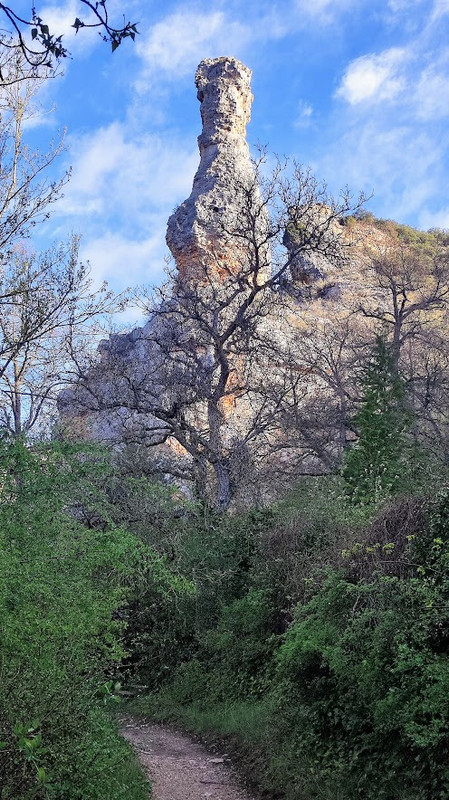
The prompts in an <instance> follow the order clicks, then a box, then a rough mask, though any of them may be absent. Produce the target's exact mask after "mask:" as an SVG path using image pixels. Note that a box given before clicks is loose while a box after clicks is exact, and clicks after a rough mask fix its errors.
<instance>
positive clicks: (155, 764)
mask: <svg viewBox="0 0 449 800" xmlns="http://www.w3.org/2000/svg"><path fill="white" fill-rule="evenodd" d="M121 729H122V733H123V735H124V737H125V738H126V739H128V741H129V742H131V744H132V745H133V746H134V747H135V749H136V751H137V754H138V756H139V759H140V761H141V762H142V764H143V765H144V767H145V769H146V770H147V772H148V774H149V776H150V778H151V781H152V784H153V796H152V800H256V798H254V797H253V796H252V795H251V796H250V795H249V794H247V793H246V792H245V791H244V790H243V789H242V788H241V787H239V786H238V783H237V780H236V777H235V775H234V774H233V772H232V768H231V766H230V763H229V760H228V758H227V756H226V754H225V753H223V754H217V755H213V754H211V753H209V752H208V751H207V750H206V749H205V748H204V747H203V746H202V745H201V744H199V743H198V742H196V741H194V740H193V739H190V738H189V737H188V736H185V735H183V734H181V733H175V732H174V731H172V730H171V729H170V728H167V727H165V726H163V725H153V724H152V723H149V722H145V721H144V720H137V719H134V718H131V717H127V718H123V719H122V723H121Z"/></svg>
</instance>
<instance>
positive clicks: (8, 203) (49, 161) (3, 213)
mask: <svg viewBox="0 0 449 800" xmlns="http://www.w3.org/2000/svg"><path fill="white" fill-rule="evenodd" d="M22 64H23V59H22V57H21V56H20V55H17V54H16V55H15V56H14V58H12V59H11V65H10V68H11V72H12V74H15V75H20V74H21V70H22ZM45 80H46V78H45V77H41V78H40V79H39V80H35V81H21V82H19V83H17V82H15V83H12V84H11V85H10V86H7V87H4V89H3V90H2V95H1V98H0V162H1V170H0V280H1V270H2V264H4V263H5V262H7V260H8V258H9V253H10V250H11V248H12V247H13V245H14V244H15V243H17V242H18V241H21V240H23V239H24V238H26V237H27V236H29V234H30V233H31V231H32V229H33V228H34V226H35V225H37V224H38V223H39V222H42V221H43V220H44V219H47V218H48V216H49V212H50V209H51V207H52V205H53V203H55V202H56V200H57V199H58V198H59V197H60V195H61V191H62V188H63V187H64V185H65V184H66V183H67V181H68V178H69V174H68V173H66V174H65V175H63V177H62V178H60V179H52V178H49V176H48V172H49V170H50V168H51V167H52V166H53V164H54V162H55V161H56V159H57V158H58V156H59V155H60V154H61V153H62V151H63V149H64V136H63V135H61V137H60V138H59V140H57V141H56V142H52V143H51V144H50V146H49V150H48V151H47V152H38V151H35V150H34V149H33V148H32V147H31V146H30V145H29V144H28V142H27V139H26V136H25V130H26V124H27V122H29V121H30V120H32V119H33V117H35V116H36V115H37V114H38V113H39V109H38V108H37V107H36V103H35V101H36V94H37V92H38V91H39V89H40V88H41V85H42V83H43V82H44V81H45ZM0 291H1V289H0Z"/></svg>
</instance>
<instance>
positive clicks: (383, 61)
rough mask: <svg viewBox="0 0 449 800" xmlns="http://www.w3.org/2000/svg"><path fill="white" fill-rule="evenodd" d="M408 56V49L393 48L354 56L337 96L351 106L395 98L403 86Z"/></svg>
mask: <svg viewBox="0 0 449 800" xmlns="http://www.w3.org/2000/svg"><path fill="white" fill-rule="evenodd" d="M408 57H409V56H408V53H407V51H406V49H405V48H399V47H393V48H390V49H389V50H384V52H382V53H379V54H375V53H370V54H369V55H365V56H361V57H360V58H357V59H355V61H352V62H351V64H349V66H348V67H347V69H346V71H345V73H344V75H343V79H342V81H341V84H340V86H339V88H338V90H337V93H336V94H337V97H341V98H342V99H343V100H346V101H347V102H348V103H350V104H351V105H356V104H357V103H361V102H363V101H365V100H369V101H371V102H372V101H376V102H379V101H385V100H392V99H394V98H395V97H396V96H397V95H398V94H399V92H400V91H401V90H402V89H404V86H405V78H404V75H403V68H404V65H405V63H406V62H407V60H408Z"/></svg>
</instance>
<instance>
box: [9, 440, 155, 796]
mask: <svg viewBox="0 0 449 800" xmlns="http://www.w3.org/2000/svg"><path fill="white" fill-rule="evenodd" d="M0 447H1V452H0V464H1V473H0V575H1V582H0V742H1V744H0V786H1V790H0V795H1V797H2V800H3V798H4V800H28V799H29V798H39V800H40V799H41V798H53V797H57V798H58V800H79V798H81V797H82V798H83V800H104V798H105V797H108V798H110V800H118V799H119V798H123V799H124V798H125V797H126V798H127V800H130V799H131V798H132V800H143V798H145V797H147V796H148V789H147V787H146V782H145V781H144V779H143V777H142V775H141V773H140V770H139V769H138V768H137V766H136V764H135V763H134V761H133V756H132V755H131V753H130V752H129V750H128V747H127V746H126V745H125V743H124V742H123V741H122V740H121V739H120V738H119V737H118V734H117V733H116V731H115V728H114V726H113V725H112V723H111V721H110V720H109V719H108V717H107V716H106V713H105V712H106V710H105V704H106V702H107V701H109V700H110V698H111V696H112V695H113V691H114V689H113V682H114V675H115V674H116V673H117V668H118V664H119V663H120V661H121V659H122V657H123V655H124V651H123V647H122V643H121V638H122V628H123V621H122V616H123V614H124V607H125V605H126V598H127V593H128V591H129V586H130V584H132V583H133V581H134V577H133V576H134V575H135V573H136V572H138V571H139V570H141V569H146V568H147V567H146V562H147V555H146V553H145V550H144V548H143V547H142V545H141V544H140V543H139V541H138V540H137V539H136V538H135V537H134V536H133V535H131V534H130V533H127V532H126V531H124V530H123V529H120V528H115V527H110V526H107V525H101V526H100V527H98V528H90V529H89V528H87V527H86V526H85V525H84V524H82V523H81V522H80V521H79V517H80V514H79V513H78V512H79V509H80V508H81V503H83V504H84V508H86V509H87V507H88V505H89V502H90V501H91V500H92V499H93V498H94V496H95V494H96V490H95V489H92V486H94V484H95V482H92V480H91V475H90V472H91V471H92V469H93V470H94V471H96V470H97V468H98V467H99V463H100V462H101V461H102V458H99V459H97V458H96V456H95V454H86V453H82V452H78V453H77V452H74V453H72V454H68V453H67V452H63V451H62V450H61V449H58V448H57V447H46V448H43V447H42V448H38V447H36V448H34V449H33V450H31V449H29V448H27V447H25V446H24V445H23V444H22V443H21V442H20V441H16V442H14V443H12V444H8V443H5V442H2V443H1V444H0ZM69 511H70V512H71V513H69Z"/></svg>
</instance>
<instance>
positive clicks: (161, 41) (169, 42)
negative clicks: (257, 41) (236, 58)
mask: <svg viewBox="0 0 449 800" xmlns="http://www.w3.org/2000/svg"><path fill="white" fill-rule="evenodd" d="M250 38H251V31H250V29H249V28H247V27H246V26H245V25H244V24H242V23H240V22H237V21H233V20H231V19H228V18H226V16H225V14H224V13H223V12H222V11H215V12H213V13H210V14H201V13H196V12H191V11H179V12H176V13H175V14H172V15H170V16H168V17H166V18H165V19H163V20H162V21H161V22H158V23H157V24H156V25H154V26H153V27H152V28H151V29H150V32H149V35H148V36H147V37H146V38H144V39H140V40H139V41H138V43H137V52H138V53H139V54H140V56H141V57H142V58H143V60H144V62H145V63H146V65H147V67H148V68H149V69H150V70H151V71H153V70H163V71H164V72H165V73H166V75H167V74H169V73H170V74H172V75H173V76H174V77H176V78H179V76H180V75H187V74H191V72H192V69H193V68H195V66H196V65H197V63H198V62H199V61H200V60H201V59H202V58H207V57H209V56H216V55H217V54H220V55H226V54H228V55H234V54H235V51H236V50H238V49H239V48H240V47H241V46H242V45H243V44H244V43H245V42H247V41H248V40H249V39H250ZM228 50H230V52H229V53H228Z"/></svg>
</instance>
